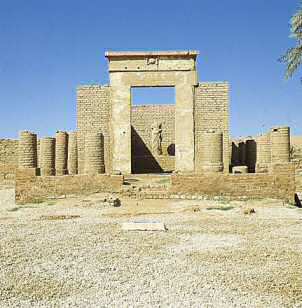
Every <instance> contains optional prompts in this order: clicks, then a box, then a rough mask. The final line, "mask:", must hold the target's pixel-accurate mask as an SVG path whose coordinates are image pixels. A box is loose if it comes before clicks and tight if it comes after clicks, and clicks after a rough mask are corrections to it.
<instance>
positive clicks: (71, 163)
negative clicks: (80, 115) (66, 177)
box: [67, 132, 78, 174]
mask: <svg viewBox="0 0 302 308" xmlns="http://www.w3.org/2000/svg"><path fill="white" fill-rule="evenodd" d="M67 168H68V174H77V173H78V141H77V132H70V133H69V138H68V163H67Z"/></svg>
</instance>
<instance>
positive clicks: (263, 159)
mask: <svg viewBox="0 0 302 308" xmlns="http://www.w3.org/2000/svg"><path fill="white" fill-rule="evenodd" d="M270 162H271V143H270V135H269V134H265V135H261V136H259V137H258V138H257V163H256V172H257V173H263V172H267V171H268V167H269V164H270Z"/></svg>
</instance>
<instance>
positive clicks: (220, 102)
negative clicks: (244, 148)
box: [194, 82, 230, 173]
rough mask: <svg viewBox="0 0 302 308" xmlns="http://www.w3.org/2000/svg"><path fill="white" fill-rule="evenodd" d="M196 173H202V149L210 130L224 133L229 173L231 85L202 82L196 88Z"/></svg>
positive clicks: (224, 148)
mask: <svg viewBox="0 0 302 308" xmlns="http://www.w3.org/2000/svg"><path fill="white" fill-rule="evenodd" d="M194 120H195V171H196V172H198V173H199V172H202V170H201V166H202V162H201V148H202V142H203V140H202V139H203V133H204V132H205V131H207V130H208V129H214V130H221V131H222V133H223V163H224V171H225V172H229V164H230V146H229V84H228V83H227V82H210V83H209V82H202V83H200V84H199V86H198V87H196V88H195V109H194Z"/></svg>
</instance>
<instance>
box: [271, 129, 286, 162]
mask: <svg viewBox="0 0 302 308" xmlns="http://www.w3.org/2000/svg"><path fill="white" fill-rule="evenodd" d="M271 146H272V152H271V153H272V163H287V162H289V160H290V129H289V127H288V126H284V127H275V128H272V130H271Z"/></svg>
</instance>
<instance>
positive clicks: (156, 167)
mask: <svg viewBox="0 0 302 308" xmlns="http://www.w3.org/2000/svg"><path fill="white" fill-rule="evenodd" d="M154 122H156V123H158V124H161V129H162V155H158V154H157V153H154V151H153V150H152V132H151V128H152V125H153V123H154ZM131 125H132V133H131V143H132V144H131V152H132V153H131V154H132V172H133V173H144V172H150V171H151V172H152V171H153V172H163V171H165V172H167V171H173V170H174V163H175V156H174V155H175V153H174V152H175V151H174V149H175V106H174V105H146V106H133V107H132V110H131Z"/></svg>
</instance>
